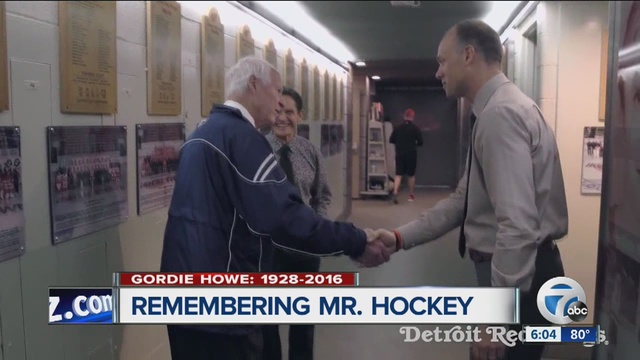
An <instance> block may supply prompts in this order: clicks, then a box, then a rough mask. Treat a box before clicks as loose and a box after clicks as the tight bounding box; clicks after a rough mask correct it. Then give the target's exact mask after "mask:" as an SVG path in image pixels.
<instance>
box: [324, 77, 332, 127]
mask: <svg viewBox="0 0 640 360" xmlns="http://www.w3.org/2000/svg"><path fill="white" fill-rule="evenodd" d="M323 80H324V82H323V85H324V120H325V121H327V120H329V119H330V118H331V84H330V82H329V70H325V71H324V76H323Z"/></svg>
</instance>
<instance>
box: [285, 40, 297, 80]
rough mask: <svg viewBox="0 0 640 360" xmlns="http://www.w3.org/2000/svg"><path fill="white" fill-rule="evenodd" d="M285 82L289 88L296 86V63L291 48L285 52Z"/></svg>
mask: <svg viewBox="0 0 640 360" xmlns="http://www.w3.org/2000/svg"><path fill="white" fill-rule="evenodd" d="M284 83H285V86H286V87H288V88H291V89H295V88H296V63H295V59H294V58H293V53H292V52H291V49H287V51H286V53H285V54H284Z"/></svg>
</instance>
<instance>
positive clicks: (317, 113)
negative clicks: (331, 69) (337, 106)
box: [313, 65, 322, 120]
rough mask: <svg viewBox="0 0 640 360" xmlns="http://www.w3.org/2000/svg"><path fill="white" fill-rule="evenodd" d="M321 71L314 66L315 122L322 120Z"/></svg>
mask: <svg viewBox="0 0 640 360" xmlns="http://www.w3.org/2000/svg"><path fill="white" fill-rule="evenodd" d="M321 105H322V104H321V103H320V69H318V65H314V66H313V120H320V115H321V114H320V107H321Z"/></svg>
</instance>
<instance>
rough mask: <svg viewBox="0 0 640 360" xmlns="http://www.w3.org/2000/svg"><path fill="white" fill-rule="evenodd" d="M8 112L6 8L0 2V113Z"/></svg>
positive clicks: (2, 2)
mask: <svg viewBox="0 0 640 360" xmlns="http://www.w3.org/2000/svg"><path fill="white" fill-rule="evenodd" d="M2 110H9V67H8V64H7V8H6V5H5V2H4V1H0V111H2Z"/></svg>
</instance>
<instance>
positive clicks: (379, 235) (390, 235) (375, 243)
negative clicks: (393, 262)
mask: <svg viewBox="0 0 640 360" xmlns="http://www.w3.org/2000/svg"><path fill="white" fill-rule="evenodd" d="M364 232H365V233H366V234H367V245H366V247H365V249H364V253H362V255H360V256H359V257H358V258H357V259H355V260H356V261H357V262H358V263H359V264H360V265H362V266H365V267H374V266H379V265H382V264H384V263H386V262H387V261H389V259H391V255H392V254H393V253H395V252H397V251H399V250H400V249H402V240H401V239H400V238H399V237H396V234H395V233H394V232H393V231H389V230H387V229H378V230H375V231H374V230H373V229H364Z"/></svg>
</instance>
